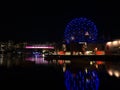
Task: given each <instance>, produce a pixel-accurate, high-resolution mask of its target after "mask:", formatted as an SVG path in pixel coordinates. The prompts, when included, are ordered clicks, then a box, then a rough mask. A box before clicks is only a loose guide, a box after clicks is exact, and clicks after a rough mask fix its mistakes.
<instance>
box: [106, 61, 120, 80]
mask: <svg viewBox="0 0 120 90" xmlns="http://www.w3.org/2000/svg"><path fill="white" fill-rule="evenodd" d="M119 65H120V63H108V62H107V63H106V68H107V73H108V74H109V75H110V76H115V77H117V78H120V66H119Z"/></svg>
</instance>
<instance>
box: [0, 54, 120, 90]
mask: <svg viewBox="0 0 120 90" xmlns="http://www.w3.org/2000/svg"><path fill="white" fill-rule="evenodd" d="M0 82H1V87H3V88H4V89H5V88H9V89H39V90H116V89H117V90H120V62H114V60H113V62H106V61H102V62H101V61H96V62H95V61H94V60H93V61H85V60H81V59H78V60H72V62H70V61H69V60H53V61H49V62H48V61H46V60H44V58H41V57H40V56H34V55H32V56H31V55H30V56H26V55H13V54H7V55H3V54H1V55H0Z"/></svg>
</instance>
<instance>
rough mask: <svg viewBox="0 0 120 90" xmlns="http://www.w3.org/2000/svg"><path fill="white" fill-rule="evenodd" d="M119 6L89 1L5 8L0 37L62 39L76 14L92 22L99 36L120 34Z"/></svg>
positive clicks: (13, 38)
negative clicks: (68, 24)
mask: <svg viewBox="0 0 120 90" xmlns="http://www.w3.org/2000/svg"><path fill="white" fill-rule="evenodd" d="M119 8H120V7H119V5H118V4H117V2H106V3H103V2H90V1H89V2H79V3H78V2H76V3H70V4H69V3H64V4H63V3H62V4H61V3H59V4H49V3H48V4H45V5H44V4H43V5H42V6H40V5H33V7H32V8H27V9H26V8H22V9H21V8H19V9H14V10H13V11H12V8H10V9H9V8H7V10H6V9H5V10H3V13H4V14H3V15H2V16H1V18H0V22H1V23H0V40H15V41H23V40H24V41H26V40H27V41H34V40H35V41H41V42H47V41H48V42H51V41H61V40H62V39H63V34H64V30H65V27H66V25H67V23H68V22H70V21H71V20H72V19H73V18H76V17H87V18H88V19H91V20H92V21H93V22H95V23H96V26H97V28H98V30H99V36H101V37H102V35H104V36H105V37H106V38H110V37H112V38H120V37H119V36H120V22H119V21H120V14H119ZM14 13H17V14H14Z"/></svg>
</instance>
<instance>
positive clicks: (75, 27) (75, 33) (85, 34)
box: [64, 17, 98, 43]
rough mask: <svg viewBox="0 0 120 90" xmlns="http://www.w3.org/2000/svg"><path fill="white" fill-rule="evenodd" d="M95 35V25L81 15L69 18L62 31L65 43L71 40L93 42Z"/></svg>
mask: <svg viewBox="0 0 120 90" xmlns="http://www.w3.org/2000/svg"><path fill="white" fill-rule="evenodd" d="M97 35H98V30H97V28H96V25H95V24H94V23H93V22H92V21H91V20H88V19H87V18H82V17H81V18H75V19H73V20H71V21H70V22H69V23H68V24H67V26H66V28H65V32H64V38H65V41H66V42H67V43H70V42H71V40H74V41H75V42H95V41H96V40H97Z"/></svg>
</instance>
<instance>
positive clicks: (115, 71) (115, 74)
mask: <svg viewBox="0 0 120 90" xmlns="http://www.w3.org/2000/svg"><path fill="white" fill-rule="evenodd" d="M107 72H108V74H109V75H110V76H115V77H117V78H119V77H120V71H117V70H112V69H110V70H107Z"/></svg>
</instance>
